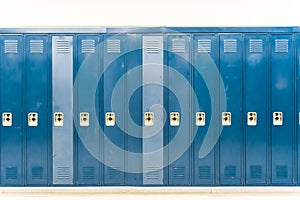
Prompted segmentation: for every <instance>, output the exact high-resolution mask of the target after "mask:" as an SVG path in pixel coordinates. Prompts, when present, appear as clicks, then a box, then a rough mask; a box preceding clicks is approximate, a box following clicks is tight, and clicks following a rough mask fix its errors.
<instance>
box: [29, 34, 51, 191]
mask: <svg viewBox="0 0 300 200" xmlns="http://www.w3.org/2000/svg"><path fill="white" fill-rule="evenodd" d="M49 46H50V45H49V37H48V35H26V36H25V52H26V54H25V71H26V73H25V82H26V83H25V87H26V89H25V91H26V95H25V102H26V106H25V108H26V109H25V111H26V112H25V113H24V117H25V118H24V126H25V127H26V174H27V175H26V177H27V178H26V179H27V180H26V184H27V185H47V184H48V179H49V177H48V174H49V172H48V170H49V168H48V164H49V163H48V160H49V128H48V127H49V126H51V122H49V121H48V110H49V107H48V105H49V102H48V99H49V96H51V91H49V90H48V88H49V84H51V82H50V81H49V77H50V73H49V72H51V67H50V62H49V53H48V49H49Z"/></svg>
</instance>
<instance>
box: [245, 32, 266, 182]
mask: <svg viewBox="0 0 300 200" xmlns="http://www.w3.org/2000/svg"><path fill="white" fill-rule="evenodd" d="M245 42H246V44H245V49H244V50H245V56H246V58H245V61H246V65H245V76H244V79H245V80H244V81H245V91H244V94H245V99H244V100H245V115H244V117H245V123H244V124H245V131H246V132H245V134H246V136H245V137H246V144H245V145H246V146H245V148H246V150H245V155H246V157H245V159H246V160H245V165H246V168H245V172H246V184H247V185H265V184H267V158H268V157H267V147H268V146H267V144H268V140H267V137H268V135H267V133H268V129H267V127H268V125H267V124H268V122H269V121H268V120H267V116H268V113H267V107H268V104H267V99H268V96H267V95H268V87H267V85H268V82H267V80H268V79H267V74H268V73H267V70H268V68H267V66H268V65H267V56H268V51H267V50H268V49H267V36H266V35H254V34H248V35H246V37H245Z"/></svg>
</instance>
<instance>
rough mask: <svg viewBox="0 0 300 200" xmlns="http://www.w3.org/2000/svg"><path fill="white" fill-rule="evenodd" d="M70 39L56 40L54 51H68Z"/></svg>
mask: <svg viewBox="0 0 300 200" xmlns="http://www.w3.org/2000/svg"><path fill="white" fill-rule="evenodd" d="M70 45H71V44H70V41H68V40H56V53H70Z"/></svg>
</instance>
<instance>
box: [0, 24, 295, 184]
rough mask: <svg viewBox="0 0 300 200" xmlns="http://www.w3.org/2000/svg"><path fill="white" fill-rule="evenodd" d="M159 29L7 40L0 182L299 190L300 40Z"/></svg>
mask: <svg viewBox="0 0 300 200" xmlns="http://www.w3.org/2000/svg"><path fill="white" fill-rule="evenodd" d="M157 30H158V31H157ZM157 30H156V31H154V30H152V29H150V28H149V29H147V28H146V29H142V30H139V29H138V30H130V29H129V30H124V31H125V32H124V31H123V32H122V33H121V34H120V31H119V30H118V29H106V30H97V31H95V30H93V31H92V30H91V31H89V30H84V31H82V30H80V31H78V32H76V31H73V30H69V31H61V30H51V31H49V32H47V31H46V30H44V31H43V33H35V32H34V31H33V32H30V33H28V31H26V33H22V31H20V32H18V33H15V32H12V33H9V32H6V33H3V34H1V35H0V41H1V55H0V63H1V66H0V88H1V90H0V94H1V99H0V104H1V106H0V107H1V116H2V125H1V129H0V134H1V145H0V152H1V156H0V161H1V162H0V166H1V174H0V177H1V178H0V179H1V182H0V184H1V185H2V186H32V185H35V186H47V185H48V186H50V185H56V186H60V185H61V186H68V185H81V186H89V185H91V186H92V185H96V186H97V185H104V186H106V185H107V186H117V185H131V186H169V185H170V186H214V185H224V186H225V185H229V186H230V185H237V186H242V185H297V184H298V176H299V173H298V171H299V167H298V150H297V149H298V146H299V142H298V140H297V139H298V124H299V114H298V103H297V102H298V101H299V98H298V95H299V93H298V65H299V59H298V58H299V51H298V50H299V43H298V39H299V36H298V32H297V31H293V32H292V31H290V29H288V28H286V29H285V28H282V29H275V28H274V29H272V28H269V29H262V30H264V31H258V32H255V28H249V30H248V29H247V28H244V29H242V28H240V29H239V28H236V29H230V28H228V29H222V30H221V29H217V28H216V29H213V28H211V29H207V30H206V29H201V28H199V29H197V28H195V29H191V28H186V29H184V28H178V29H174V30H177V32H175V31H166V30H165V29H157ZM209 30H211V31H209ZM258 30H261V29H258ZM56 31H57V32H56ZM178 31H181V32H178Z"/></svg>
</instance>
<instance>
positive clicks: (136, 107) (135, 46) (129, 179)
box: [125, 34, 143, 185]
mask: <svg viewBox="0 0 300 200" xmlns="http://www.w3.org/2000/svg"><path fill="white" fill-rule="evenodd" d="M126 41H127V42H126V52H127V54H126V68H127V73H126V87H127V89H126V92H125V94H126V98H125V100H126V102H129V103H126V104H125V111H128V113H126V116H127V117H126V118H125V124H126V133H127V147H126V149H127V151H128V153H127V155H126V168H127V169H128V173H127V174H126V184H127V185H142V183H143V180H142V156H138V157H135V156H132V155H133V154H131V153H139V154H141V153H142V126H143V120H142V119H143V114H142V112H143V111H142V68H141V65H142V36H141V35H140V34H127V36H126ZM135 89H136V90H135ZM133 90H135V91H133Z"/></svg>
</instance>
